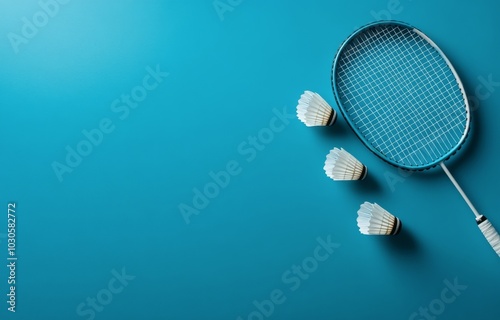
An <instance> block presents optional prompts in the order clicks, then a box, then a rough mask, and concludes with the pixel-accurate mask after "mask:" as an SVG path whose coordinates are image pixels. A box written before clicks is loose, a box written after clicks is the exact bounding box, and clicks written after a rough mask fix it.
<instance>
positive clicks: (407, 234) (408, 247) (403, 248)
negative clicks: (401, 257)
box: [383, 224, 421, 255]
mask: <svg viewBox="0 0 500 320" xmlns="http://www.w3.org/2000/svg"><path fill="white" fill-rule="evenodd" d="M383 242H385V245H386V247H387V248H389V249H390V250H392V251H394V252H396V253H398V254H405V255H417V254H419V252H420V251H421V250H420V245H419V243H418V241H417V239H416V238H415V236H414V235H413V233H412V232H411V230H409V229H408V228H405V225H404V224H403V225H402V228H401V231H400V232H399V234H397V235H395V236H386V237H383Z"/></svg>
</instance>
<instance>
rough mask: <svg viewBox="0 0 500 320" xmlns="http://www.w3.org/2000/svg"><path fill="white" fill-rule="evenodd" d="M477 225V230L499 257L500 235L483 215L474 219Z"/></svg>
mask: <svg viewBox="0 0 500 320" xmlns="http://www.w3.org/2000/svg"><path fill="white" fill-rule="evenodd" d="M476 222H477V225H478V226H479V229H480V230H481V232H482V233H483V234H484V236H485V237H486V240H488V242H489V243H490V245H491V247H492V248H493V250H495V252H496V253H497V254H498V256H499V257H500V235H499V234H498V232H497V231H496V230H495V228H494V227H493V225H492V224H491V222H490V221H489V220H488V218H486V217H485V216H483V215H480V216H479V217H477V218H476Z"/></svg>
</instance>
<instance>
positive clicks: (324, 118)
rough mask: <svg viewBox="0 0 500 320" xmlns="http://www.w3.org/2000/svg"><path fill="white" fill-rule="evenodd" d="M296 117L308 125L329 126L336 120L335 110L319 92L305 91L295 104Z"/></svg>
mask: <svg viewBox="0 0 500 320" xmlns="http://www.w3.org/2000/svg"><path fill="white" fill-rule="evenodd" d="M297 117H298V118H299V120H300V121H302V122H304V123H305V125H306V126H308V127H314V126H331V125H333V124H334V123H335V120H337V112H336V111H335V110H334V109H332V107H331V106H330V105H329V104H328V103H327V102H326V101H325V99H323V98H322V97H321V96H320V95H319V94H317V93H315V92H311V91H305V92H304V93H303V94H302V95H301V96H300V99H299V104H298V105H297Z"/></svg>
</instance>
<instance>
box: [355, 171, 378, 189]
mask: <svg viewBox="0 0 500 320" xmlns="http://www.w3.org/2000/svg"><path fill="white" fill-rule="evenodd" d="M352 184H353V187H354V188H356V189H357V191H358V192H362V193H365V194H369V195H375V194H380V193H382V191H383V188H382V185H381V184H380V182H379V181H377V179H375V177H374V176H373V175H371V174H370V171H369V170H368V173H367V174H366V178H364V179H363V180H361V181H353V183H352Z"/></svg>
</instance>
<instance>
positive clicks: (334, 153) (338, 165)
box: [323, 148, 368, 180]
mask: <svg viewBox="0 0 500 320" xmlns="http://www.w3.org/2000/svg"><path fill="white" fill-rule="evenodd" d="M323 169H324V170H325V173H326V175H327V176H328V177H329V178H331V179H333V180H363V179H364V178H365V177H366V173H367V172H368V169H367V168H366V166H365V165H363V164H362V163H361V162H359V160H358V159H356V158H354V157H353V156H352V155H351V154H350V153H349V152H347V151H345V150H344V149H342V148H341V149H338V148H334V149H333V150H331V151H330V153H329V154H328V155H327V156H326V161H325V166H324V167H323Z"/></svg>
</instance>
